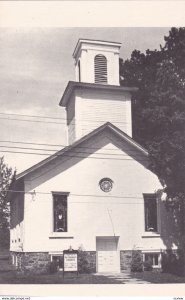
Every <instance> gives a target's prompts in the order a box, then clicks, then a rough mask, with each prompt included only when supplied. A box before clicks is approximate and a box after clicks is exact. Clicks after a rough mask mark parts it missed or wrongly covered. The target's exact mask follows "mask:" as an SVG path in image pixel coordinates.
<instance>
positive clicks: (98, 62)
mask: <svg viewBox="0 0 185 300" xmlns="http://www.w3.org/2000/svg"><path fill="white" fill-rule="evenodd" d="M94 75H95V83H107V59H106V57H105V56H104V55H101V54H98V55H96V56H95V58H94Z"/></svg>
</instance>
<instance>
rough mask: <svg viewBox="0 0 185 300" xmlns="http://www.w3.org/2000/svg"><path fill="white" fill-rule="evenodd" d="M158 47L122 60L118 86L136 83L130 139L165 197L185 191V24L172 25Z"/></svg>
mask: <svg viewBox="0 0 185 300" xmlns="http://www.w3.org/2000/svg"><path fill="white" fill-rule="evenodd" d="M164 40H165V45H164V47H161V49H160V50H154V51H150V50H147V51H146V53H141V52H140V51H137V50H135V51H133V53H132V55H131V59H129V60H127V61H125V62H123V61H121V62H120V75H121V84H122V85H128V86H137V87H138V88H139V91H138V92H137V93H136V94H135V95H134V96H133V102H132V104H133V137H134V138H135V139H136V140H137V141H138V142H139V143H140V144H142V145H143V146H144V147H146V148H147V150H148V151H149V155H150V162H151V163H150V168H151V169H152V171H154V172H155V173H156V174H157V175H158V177H159V179H160V181H161V183H162V184H163V186H164V188H165V191H166V193H167V195H168V198H170V199H174V201H177V199H178V201H179V202H181V201H184V200H182V199H184V195H185V185H184V182H185V171H184V170H185V151H184V149H185V59H184V57H185V28H179V29H178V28H172V29H171V30H170V32H169V36H167V37H164Z"/></svg>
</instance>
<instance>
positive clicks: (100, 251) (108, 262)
mask: <svg viewBox="0 0 185 300" xmlns="http://www.w3.org/2000/svg"><path fill="white" fill-rule="evenodd" d="M117 248H118V237H97V238H96V250H97V272H99V273H108V272H115V273H116V272H120V257H119V251H118V250H117Z"/></svg>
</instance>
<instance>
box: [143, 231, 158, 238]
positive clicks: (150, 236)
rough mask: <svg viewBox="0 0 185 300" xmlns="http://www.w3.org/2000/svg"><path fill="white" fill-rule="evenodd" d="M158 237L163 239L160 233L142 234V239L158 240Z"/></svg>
mask: <svg viewBox="0 0 185 300" xmlns="http://www.w3.org/2000/svg"><path fill="white" fill-rule="evenodd" d="M156 237H161V235H160V233H157V232H150V231H149V232H144V233H143V234H142V238H156Z"/></svg>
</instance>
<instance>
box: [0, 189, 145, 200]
mask: <svg viewBox="0 0 185 300" xmlns="http://www.w3.org/2000/svg"><path fill="white" fill-rule="evenodd" d="M3 191H6V192H12V193H24V194H42V195H52V193H51V192H42V191H35V190H34V191H33V192H25V191H23V190H9V189H8V190H0V192H3ZM56 193H57V192H56ZM53 194H55V192H53ZM61 194H62V193H61ZM69 195H70V196H77V197H81V196H82V197H95V198H96V197H98V198H118V199H133V198H134V199H143V197H138V196H135V195H127V196H116V195H105V196H101V195H95V194H74V193H69Z"/></svg>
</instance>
